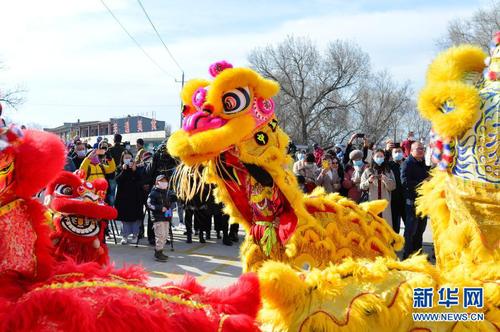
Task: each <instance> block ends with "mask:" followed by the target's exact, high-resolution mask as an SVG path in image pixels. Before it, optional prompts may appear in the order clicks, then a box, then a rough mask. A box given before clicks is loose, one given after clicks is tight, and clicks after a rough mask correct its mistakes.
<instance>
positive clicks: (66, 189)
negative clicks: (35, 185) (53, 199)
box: [55, 184, 73, 196]
mask: <svg viewBox="0 0 500 332" xmlns="http://www.w3.org/2000/svg"><path fill="white" fill-rule="evenodd" d="M55 192H56V193H57V194H59V195H63V196H72V195H73V188H71V186H68V185H67V184H58V185H57V186H56V189H55Z"/></svg>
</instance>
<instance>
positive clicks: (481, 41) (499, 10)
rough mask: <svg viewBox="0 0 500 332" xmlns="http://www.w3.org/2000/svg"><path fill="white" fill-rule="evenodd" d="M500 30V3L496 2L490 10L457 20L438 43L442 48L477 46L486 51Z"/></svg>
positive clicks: (479, 10) (495, 0)
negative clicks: (461, 45)
mask: <svg viewBox="0 0 500 332" xmlns="http://www.w3.org/2000/svg"><path fill="white" fill-rule="evenodd" d="M499 30H500V1H498V0H494V1H492V2H491V5H490V6H489V7H488V8H480V9H478V10H477V11H475V12H474V13H473V14H472V16H471V17H470V18H467V19H465V18H456V19H454V20H452V21H451V22H450V23H449V24H448V30H447V32H446V35H445V36H443V37H442V38H441V39H440V40H438V41H437V44H438V46H439V47H440V48H448V47H450V46H453V45H459V44H476V45H480V46H481V47H482V48H483V49H484V50H488V45H489V43H490V41H491V39H492V38H493V35H494V33H495V32H496V31H499Z"/></svg>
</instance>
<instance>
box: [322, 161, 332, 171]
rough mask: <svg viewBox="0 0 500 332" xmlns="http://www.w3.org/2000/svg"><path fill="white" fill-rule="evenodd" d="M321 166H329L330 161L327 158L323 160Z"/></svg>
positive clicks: (325, 167)
mask: <svg viewBox="0 0 500 332" xmlns="http://www.w3.org/2000/svg"><path fill="white" fill-rule="evenodd" d="M321 166H323V168H324V169H327V168H329V167H330V162H329V161H328V160H323V161H322V162H321Z"/></svg>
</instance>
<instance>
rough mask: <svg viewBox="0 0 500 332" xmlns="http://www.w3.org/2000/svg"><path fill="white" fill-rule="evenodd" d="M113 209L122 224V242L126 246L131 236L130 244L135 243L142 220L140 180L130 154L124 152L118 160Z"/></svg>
mask: <svg viewBox="0 0 500 332" xmlns="http://www.w3.org/2000/svg"><path fill="white" fill-rule="evenodd" d="M115 180H116V199H115V208H116V209H117V210H118V217H117V218H116V220H119V221H121V222H122V225H123V229H122V241H121V244H127V243H128V241H129V236H130V235H132V239H131V240H130V241H131V243H134V242H137V236H138V234H139V226H140V224H141V219H142V218H143V214H142V206H143V204H142V203H143V200H142V197H141V192H140V190H139V188H140V184H141V178H140V176H139V174H138V172H137V167H136V165H135V162H134V159H133V156H132V153H130V152H129V151H124V152H123V153H122V156H121V158H120V166H119V171H118V172H117V175H116V178H115Z"/></svg>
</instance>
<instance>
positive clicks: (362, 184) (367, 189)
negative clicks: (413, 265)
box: [288, 131, 431, 258]
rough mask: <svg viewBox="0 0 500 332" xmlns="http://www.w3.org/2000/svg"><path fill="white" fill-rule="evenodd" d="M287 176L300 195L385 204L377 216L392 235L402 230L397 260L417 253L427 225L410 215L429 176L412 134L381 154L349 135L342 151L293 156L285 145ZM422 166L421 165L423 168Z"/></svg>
mask: <svg viewBox="0 0 500 332" xmlns="http://www.w3.org/2000/svg"><path fill="white" fill-rule="evenodd" d="M288 151H289V153H290V154H291V155H292V157H294V159H295V163H294V164H293V169H292V170H293V173H294V174H295V175H296V176H297V179H298V182H299V185H300V187H301V189H302V190H303V191H304V192H305V193H311V192H312V191H313V190H314V188H316V187H317V186H321V187H323V188H324V190H325V192H326V193H338V194H340V195H342V196H345V197H348V198H350V199H352V200H353V201H355V202H357V203H362V202H366V201H371V200H377V199H385V200H387V201H388V202H389V204H388V205H387V207H386V209H385V210H384V211H383V212H382V213H381V215H380V216H381V217H382V218H384V219H385V220H386V221H387V222H388V223H389V225H390V226H392V228H393V229H394V231H395V232H396V233H399V232H400V231H401V220H402V221H403V224H404V226H405V227H404V234H403V235H404V238H405V246H404V249H403V258H407V257H408V256H409V255H411V254H413V253H415V252H416V251H418V250H419V249H421V248H422V241H423V234H424V231H425V228H426V224H427V221H426V219H425V218H421V217H419V216H417V215H416V213H415V199H416V197H417V193H416V188H417V187H418V186H419V185H420V184H421V183H422V182H423V181H425V180H426V179H427V177H428V176H429V169H430V166H431V165H430V160H429V158H426V152H427V156H428V155H429V154H430V153H431V151H430V149H428V150H427V151H425V148H424V145H423V142H421V141H418V140H416V139H415V137H414V134H413V132H411V131H410V132H409V133H408V137H407V138H406V139H405V140H403V141H402V142H400V143H399V142H394V141H393V140H387V141H386V144H385V146H384V147H383V148H377V147H375V145H374V144H373V143H370V142H369V140H368V138H367V137H366V136H365V135H364V134H360V133H358V134H353V135H352V136H351V138H350V140H349V141H348V143H347V145H346V146H345V147H343V146H341V145H335V146H331V147H328V148H326V149H323V148H321V147H320V146H319V145H318V144H315V145H314V146H313V149H312V151H307V150H306V149H302V150H300V149H299V150H297V148H296V146H295V145H294V144H293V143H291V144H290V146H289V150H288ZM426 160H427V162H426Z"/></svg>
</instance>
